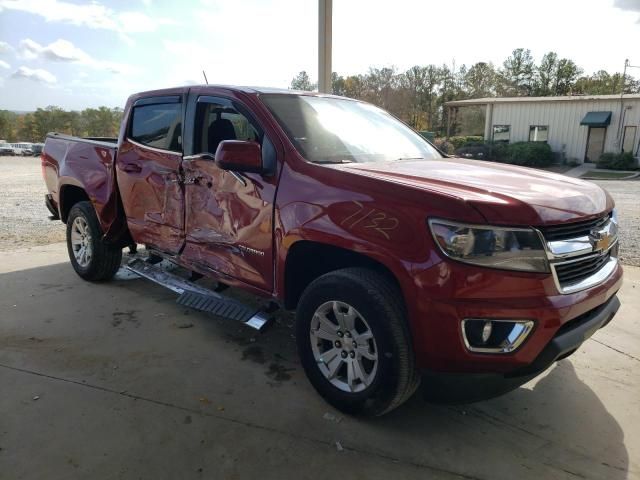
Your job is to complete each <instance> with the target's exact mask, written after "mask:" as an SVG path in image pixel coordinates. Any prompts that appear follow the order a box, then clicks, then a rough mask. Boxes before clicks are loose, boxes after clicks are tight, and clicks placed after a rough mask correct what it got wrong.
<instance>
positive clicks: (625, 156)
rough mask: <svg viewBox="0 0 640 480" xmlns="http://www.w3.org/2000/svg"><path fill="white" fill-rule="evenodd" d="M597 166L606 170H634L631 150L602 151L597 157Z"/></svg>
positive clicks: (634, 162) (634, 163)
mask: <svg viewBox="0 0 640 480" xmlns="http://www.w3.org/2000/svg"><path fill="white" fill-rule="evenodd" d="M597 167H598V168H605V169H607V170H636V169H637V168H638V167H637V166H636V161H635V159H634V158H633V154H632V153H631V152H624V153H603V154H602V156H601V157H600V158H599V159H598V163H597Z"/></svg>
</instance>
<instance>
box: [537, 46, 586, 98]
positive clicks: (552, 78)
mask: <svg viewBox="0 0 640 480" xmlns="http://www.w3.org/2000/svg"><path fill="white" fill-rule="evenodd" d="M581 73H582V69H580V68H579V67H578V66H577V65H576V64H575V63H574V62H573V60H569V59H567V58H561V59H558V54H557V53H555V52H548V53H546V54H545V55H544V56H543V57H542V61H541V62H540V65H539V66H538V67H537V68H536V74H537V75H536V79H535V87H534V95H537V96H548V95H567V94H569V93H571V88H572V86H573V85H574V84H575V82H576V80H577V79H578V77H579V76H580V74H581Z"/></svg>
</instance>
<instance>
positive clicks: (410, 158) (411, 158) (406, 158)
mask: <svg viewBox="0 0 640 480" xmlns="http://www.w3.org/2000/svg"><path fill="white" fill-rule="evenodd" d="M398 160H424V157H400V158H396V159H395V161H396V162H397V161H398Z"/></svg>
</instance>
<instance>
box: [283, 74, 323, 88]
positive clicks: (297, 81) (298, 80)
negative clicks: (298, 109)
mask: <svg viewBox="0 0 640 480" xmlns="http://www.w3.org/2000/svg"><path fill="white" fill-rule="evenodd" d="M316 87H317V85H316V84H315V83H311V79H310V78H309V74H308V73H307V72H306V71H304V70H303V71H301V72H300V73H298V75H296V76H295V77H294V78H293V80H291V86H290V87H289V88H290V89H291V90H303V91H306V92H311V91H313V90H315V89H316Z"/></svg>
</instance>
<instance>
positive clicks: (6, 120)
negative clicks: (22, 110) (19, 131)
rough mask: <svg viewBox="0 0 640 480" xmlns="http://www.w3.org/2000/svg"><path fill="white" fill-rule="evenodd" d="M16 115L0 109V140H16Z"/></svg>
mask: <svg viewBox="0 0 640 480" xmlns="http://www.w3.org/2000/svg"><path fill="white" fill-rule="evenodd" d="M17 119H18V115H17V114H15V113H13V112H10V111H9V110H0V140H6V141H7V142H15V141H17V136H16V128H15V127H16V123H17Z"/></svg>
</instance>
